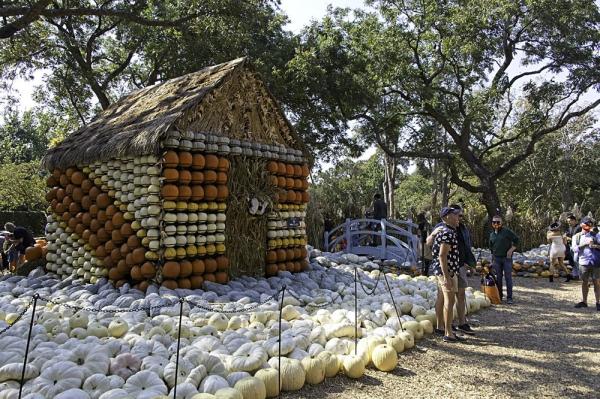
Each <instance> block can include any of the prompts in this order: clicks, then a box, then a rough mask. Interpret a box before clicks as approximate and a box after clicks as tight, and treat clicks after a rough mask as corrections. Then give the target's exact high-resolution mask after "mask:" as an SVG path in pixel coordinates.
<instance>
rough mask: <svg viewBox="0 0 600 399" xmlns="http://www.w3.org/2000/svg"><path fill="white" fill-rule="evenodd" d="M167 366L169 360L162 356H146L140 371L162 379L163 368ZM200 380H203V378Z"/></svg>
mask: <svg viewBox="0 0 600 399" xmlns="http://www.w3.org/2000/svg"><path fill="white" fill-rule="evenodd" d="M181 360H183V359H181ZM168 364H169V359H167V358H164V357H162V356H146V357H144V360H142V365H141V367H140V370H149V371H152V372H154V373H156V374H158V376H159V377H161V378H162V377H163V376H164V370H165V367H166V366H167V365H168ZM202 378H204V376H203V377H202Z"/></svg>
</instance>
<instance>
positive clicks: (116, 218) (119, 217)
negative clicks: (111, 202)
mask: <svg viewBox="0 0 600 399" xmlns="http://www.w3.org/2000/svg"><path fill="white" fill-rule="evenodd" d="M111 221H112V224H113V226H114V228H115V229H120V228H121V226H123V223H125V219H124V218H123V213H121V212H117V213H115V214H114V215H113V216H112V219H111Z"/></svg>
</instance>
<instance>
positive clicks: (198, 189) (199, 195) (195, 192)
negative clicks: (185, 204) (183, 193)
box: [190, 185, 204, 201]
mask: <svg viewBox="0 0 600 399" xmlns="http://www.w3.org/2000/svg"><path fill="white" fill-rule="evenodd" d="M190 198H191V200H192V201H200V200H201V199H203V198H204V189H203V188H202V186H200V185H194V186H192V196H191V197H190Z"/></svg>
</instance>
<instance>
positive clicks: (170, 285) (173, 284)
mask: <svg viewBox="0 0 600 399" xmlns="http://www.w3.org/2000/svg"><path fill="white" fill-rule="evenodd" d="M161 285H162V286H163V287H165V288H168V289H170V290H175V289H177V281H175V280H165V281H163V282H162V284H161Z"/></svg>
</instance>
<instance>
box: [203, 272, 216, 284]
mask: <svg viewBox="0 0 600 399" xmlns="http://www.w3.org/2000/svg"><path fill="white" fill-rule="evenodd" d="M202 277H204V281H210V282H213V283H215V282H216V281H217V279H216V277H215V275H214V273H204V275H203V276H202Z"/></svg>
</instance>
